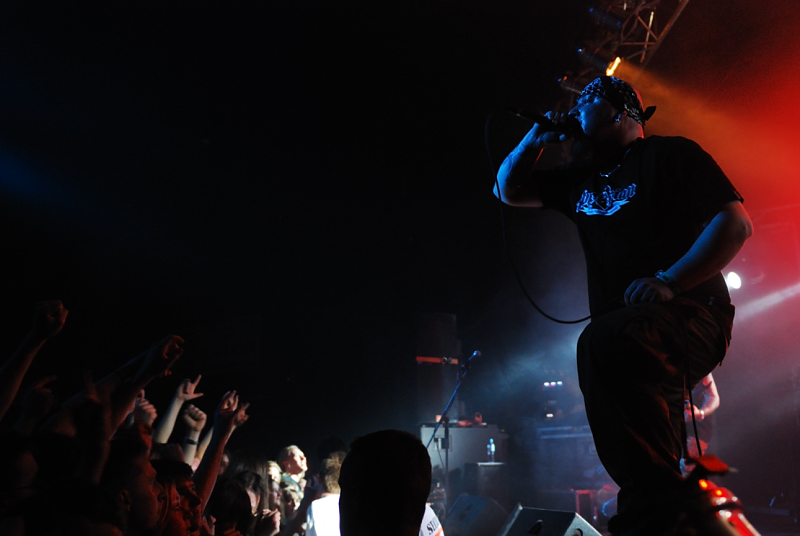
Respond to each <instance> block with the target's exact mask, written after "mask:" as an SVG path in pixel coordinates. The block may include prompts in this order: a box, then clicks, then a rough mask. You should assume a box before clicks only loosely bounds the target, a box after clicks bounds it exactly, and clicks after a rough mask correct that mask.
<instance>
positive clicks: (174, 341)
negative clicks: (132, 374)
mask: <svg viewBox="0 0 800 536" xmlns="http://www.w3.org/2000/svg"><path fill="white" fill-rule="evenodd" d="M183 343H184V340H183V338H182V337H179V336H178V335H168V336H166V337H164V338H163V339H161V340H160V341H158V342H156V343H154V344H153V345H152V346H151V347H150V350H149V351H148V352H147V355H146V356H145V360H144V364H143V365H142V368H141V369H140V370H139V373H138V374H141V375H145V376H150V377H158V376H169V375H170V374H172V371H170V368H171V367H172V365H173V364H175V361H177V360H178V359H179V358H180V357H181V355H183V348H181V345H182V344H183Z"/></svg>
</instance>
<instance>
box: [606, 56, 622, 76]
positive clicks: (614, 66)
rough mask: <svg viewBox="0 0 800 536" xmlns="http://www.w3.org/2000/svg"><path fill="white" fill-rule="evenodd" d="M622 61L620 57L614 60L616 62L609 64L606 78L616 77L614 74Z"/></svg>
mask: <svg viewBox="0 0 800 536" xmlns="http://www.w3.org/2000/svg"><path fill="white" fill-rule="evenodd" d="M621 61H622V59H621V58H620V57H619V56H617V57H616V58H614V61H612V62H611V63H609V64H608V67H607V68H606V76H614V72H615V71H616V70H617V67H619V64H620V62H621Z"/></svg>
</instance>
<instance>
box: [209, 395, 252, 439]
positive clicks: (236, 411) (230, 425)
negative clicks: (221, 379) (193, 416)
mask: <svg viewBox="0 0 800 536" xmlns="http://www.w3.org/2000/svg"><path fill="white" fill-rule="evenodd" d="M249 407H250V403H249V402H248V403H247V404H242V406H241V407H239V395H237V394H236V391H228V392H227V393H225V394H224V395H223V396H222V401H221V402H220V403H219V406H218V407H217V411H216V414H215V415H214V426H215V427H219V428H220V429H221V430H222V431H224V432H227V433H231V432H233V431H234V430H235V429H236V428H238V427H239V426H241V425H243V424H244V423H245V422H247V419H249V418H250V417H249V415H247V413H246V412H247V408H249Z"/></svg>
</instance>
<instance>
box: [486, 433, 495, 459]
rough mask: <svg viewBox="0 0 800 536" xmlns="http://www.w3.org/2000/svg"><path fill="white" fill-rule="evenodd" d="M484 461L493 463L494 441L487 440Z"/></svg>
mask: <svg viewBox="0 0 800 536" xmlns="http://www.w3.org/2000/svg"><path fill="white" fill-rule="evenodd" d="M486 461H487V462H490V463H494V439H489V444H488V445H486Z"/></svg>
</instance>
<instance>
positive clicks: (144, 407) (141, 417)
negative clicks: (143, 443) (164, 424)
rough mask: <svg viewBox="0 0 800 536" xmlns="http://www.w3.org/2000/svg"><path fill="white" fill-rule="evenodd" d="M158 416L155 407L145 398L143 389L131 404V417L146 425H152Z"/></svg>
mask: <svg viewBox="0 0 800 536" xmlns="http://www.w3.org/2000/svg"><path fill="white" fill-rule="evenodd" d="M156 417H158V411H156V407H155V406H154V405H153V404H152V403H151V402H150V401H149V400H147V399H146V398H145V396H144V389H142V391H141V392H140V393H139V396H137V397H136V403H135V404H134V406H133V418H134V419H135V420H137V421H139V422H141V423H144V424H146V425H147V426H153V423H154V422H155V421H156Z"/></svg>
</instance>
